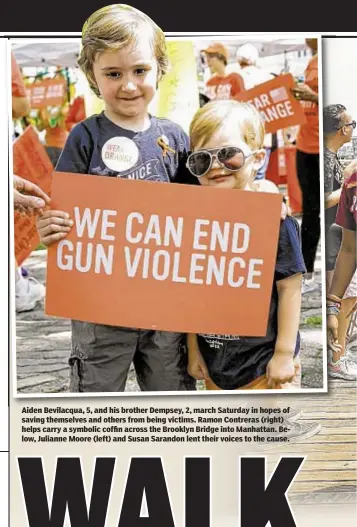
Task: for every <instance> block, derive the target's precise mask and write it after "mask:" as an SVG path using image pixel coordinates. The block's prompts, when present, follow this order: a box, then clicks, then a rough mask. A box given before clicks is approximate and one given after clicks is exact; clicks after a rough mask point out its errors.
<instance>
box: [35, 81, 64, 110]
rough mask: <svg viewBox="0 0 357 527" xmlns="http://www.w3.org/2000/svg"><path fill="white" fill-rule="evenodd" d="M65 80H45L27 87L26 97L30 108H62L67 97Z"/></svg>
mask: <svg viewBox="0 0 357 527" xmlns="http://www.w3.org/2000/svg"><path fill="white" fill-rule="evenodd" d="M66 89H67V88H66V81H65V79H61V78H58V79H45V80H42V81H35V82H34V83H33V84H30V85H29V86H27V87H26V95H27V97H28V100H29V101H30V108H33V109H36V108H46V107H47V106H62V104H63V103H64V101H65V97H66Z"/></svg>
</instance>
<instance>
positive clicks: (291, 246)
mask: <svg viewBox="0 0 357 527" xmlns="http://www.w3.org/2000/svg"><path fill="white" fill-rule="evenodd" d="M297 273H306V268H305V264H304V259H303V256H302V252H301V238H300V228H299V224H298V222H297V221H296V219H295V218H293V217H292V216H288V217H287V218H286V219H285V220H284V221H282V222H280V231H279V241H278V249H277V256H276V264H275V275H274V284H273V289H272V296H271V302H270V308H269V317H268V325H267V332H266V335H265V336H264V337H244V336H238V335H212V334H211V335H207V334H206V335H200V334H199V335H198V336H197V339H198V345H199V349H200V352H201V353H202V356H203V358H204V360H205V363H206V365H207V368H208V371H209V374H210V377H211V378H212V380H213V382H214V383H215V384H217V386H219V387H220V388H222V389H223V390H234V389H236V388H239V387H241V386H245V385H246V384H249V383H250V382H252V381H253V380H254V379H256V378H257V377H260V376H261V375H264V374H265V372H266V367H267V364H268V362H269V361H270V359H271V358H272V356H273V353H274V350H275V343H276V339H277V335H278V302H279V298H278V291H277V286H276V282H278V281H279V280H283V279H284V278H288V277H290V276H293V275H294V274H297ZM299 348H300V335H299V333H298V335H297V340H296V346H295V356H296V355H297V354H298V352H299Z"/></svg>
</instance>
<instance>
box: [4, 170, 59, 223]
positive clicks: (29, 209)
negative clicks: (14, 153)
mask: <svg viewBox="0 0 357 527" xmlns="http://www.w3.org/2000/svg"><path fill="white" fill-rule="evenodd" d="M13 180H14V209H15V210H16V211H17V212H23V213H26V214H28V215H32V214H35V213H40V214H41V213H42V212H43V210H42V209H44V208H45V207H46V205H49V203H50V198H49V197H48V196H47V194H46V193H45V192H43V190H41V189H40V187H38V186H37V185H35V183H32V182H31V181H28V180H27V179H24V178H22V177H20V176H16V175H15V174H14V176H13Z"/></svg>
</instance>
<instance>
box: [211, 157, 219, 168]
mask: <svg viewBox="0 0 357 527" xmlns="http://www.w3.org/2000/svg"><path fill="white" fill-rule="evenodd" d="M220 166H221V165H220V164H219V162H218V158H217V155H216V154H213V155H212V168H219V167H220Z"/></svg>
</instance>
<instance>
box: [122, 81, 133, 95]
mask: <svg viewBox="0 0 357 527" xmlns="http://www.w3.org/2000/svg"><path fill="white" fill-rule="evenodd" d="M121 88H122V90H123V91H126V92H134V91H135V90H136V84H135V82H134V81H133V80H131V79H127V80H124V81H123V84H122V87H121Z"/></svg>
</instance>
